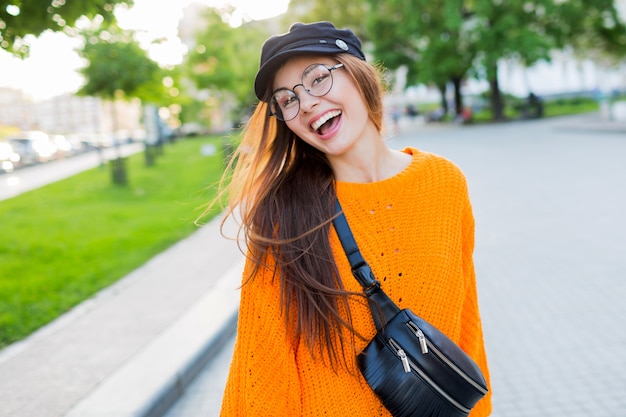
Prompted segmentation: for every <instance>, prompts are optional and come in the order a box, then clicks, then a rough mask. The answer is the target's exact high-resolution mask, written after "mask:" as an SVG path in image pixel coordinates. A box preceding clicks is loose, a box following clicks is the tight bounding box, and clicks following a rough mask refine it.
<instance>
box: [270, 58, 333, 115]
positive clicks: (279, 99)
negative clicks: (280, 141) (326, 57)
mask: <svg viewBox="0 0 626 417" xmlns="http://www.w3.org/2000/svg"><path fill="white" fill-rule="evenodd" d="M341 67H343V64H337V65H333V66H332V67H330V68H329V67H327V66H326V65H323V64H313V65H309V66H308V67H306V69H305V70H304V72H303V73H302V83H300V84H296V85H294V86H293V87H292V89H291V90H290V89H288V88H279V89H278V90H276V91H274V94H272V98H271V100H270V113H271V115H272V116H274V117H276V118H277V119H278V120H282V121H283V122H288V121H290V120H293V119H294V118H295V117H296V116H297V115H298V113H299V112H300V98H299V97H298V95H297V94H296V93H295V92H294V91H293V90H295V89H296V87H300V86H302V88H304V91H306V92H307V93H308V94H310V95H312V96H314V97H321V96H323V95H326V94H328V92H329V91H330V89H331V88H332V87H333V75H332V71H333V70H336V69H337V68H341Z"/></svg>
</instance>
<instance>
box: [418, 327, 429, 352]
mask: <svg viewBox="0 0 626 417" xmlns="http://www.w3.org/2000/svg"><path fill="white" fill-rule="evenodd" d="M415 335H416V336H417V338H418V339H419V340H420V347H421V348H422V354H424V355H425V354H427V353H428V346H427V345H426V336H424V332H422V331H421V330H420V329H419V328H418V329H417V331H416V332H415Z"/></svg>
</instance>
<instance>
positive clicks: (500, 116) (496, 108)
mask: <svg viewBox="0 0 626 417" xmlns="http://www.w3.org/2000/svg"><path fill="white" fill-rule="evenodd" d="M492 71H493V72H492V76H491V78H490V79H489V87H490V88H491V114H492V116H493V120H494V121H497V122H501V121H503V120H504V101H503V100H502V93H501V92H500V84H499V83H498V65H497V64H495V65H494V68H493V69H492Z"/></svg>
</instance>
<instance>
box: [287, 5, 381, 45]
mask: <svg viewBox="0 0 626 417" xmlns="http://www.w3.org/2000/svg"><path fill="white" fill-rule="evenodd" d="M369 7H370V6H369V3H368V1H367V0H335V1H333V2H332V6H331V7H329V3H328V2H327V1H324V0H313V1H311V0H291V1H290V2H289V7H288V9H287V12H286V13H285V14H284V16H283V17H282V19H281V20H282V22H283V24H284V25H285V26H286V29H288V28H289V26H291V24H293V23H295V22H309V23H310V22H317V21H322V20H326V21H330V22H332V23H333V24H334V25H335V26H337V27H339V28H341V27H349V28H350V29H352V31H354V33H355V34H356V35H357V36H359V38H361V39H362V40H363V41H364V42H367V40H368V31H367V26H366V16H367V14H368V12H369Z"/></svg>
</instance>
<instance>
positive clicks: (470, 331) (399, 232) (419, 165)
mask: <svg viewBox="0 0 626 417" xmlns="http://www.w3.org/2000/svg"><path fill="white" fill-rule="evenodd" d="M404 151H405V152H407V153H409V154H411V155H413V161H412V163H411V164H409V166H408V167H407V168H405V169H404V170H403V171H402V172H400V173H399V174H397V175H395V176H394V177H391V178H388V179H386V180H383V181H378V182H374V183H342V182H338V183H337V184H336V187H337V195H338V197H339V200H340V202H341V205H342V207H343V209H344V212H345V214H346V217H347V219H348V222H349V223H350V227H351V229H352V232H353V234H354V237H355V239H356V241H357V243H358V245H359V247H360V249H361V252H362V254H363V257H364V258H365V259H366V260H367V261H368V263H369V264H370V266H371V267H372V270H373V271H374V274H375V275H376V277H377V278H378V279H379V280H380V281H381V283H382V287H383V289H384V290H385V292H386V293H387V294H388V295H389V297H390V298H391V299H393V300H394V301H395V302H396V303H397V304H398V305H399V306H400V307H401V308H405V307H409V308H411V309H412V310H413V311H414V312H415V313H416V314H418V315H420V316H422V317H423V318H424V319H426V320H428V321H430V322H431V323H432V324H433V325H435V326H436V327H438V328H439V329H440V330H441V331H442V332H444V333H445V334H446V335H448V337H450V338H451V339H452V340H454V341H455V342H456V343H458V344H459V345H460V346H461V348H462V349H464V350H465V351H466V352H467V353H468V354H469V355H470V356H471V357H472V358H473V359H474V360H475V361H476V363H477V364H478V365H479V367H480V368H481V369H482V371H483V373H484V375H485V378H486V379H487V382H488V383H489V373H488V369H487V359H486V356H485V349H484V344H483V334H482V327H481V321H480V316H479V309H478V299H477V293H476V283H475V276H474V265H473V261H472V252H473V248H474V219H473V215H472V209H471V205H470V201H469V197H468V191H467V186H466V181H465V177H464V176H463V174H462V173H461V171H460V170H459V169H458V168H457V167H456V166H455V165H454V164H452V163H451V162H449V161H448V160H446V159H444V158H442V157H439V156H436V155H433V154H430V153H426V152H422V151H418V150H417V149H413V148H407V149H405V150H404ZM331 230H332V232H331V236H330V239H331V245H332V247H333V251H334V256H335V260H336V262H337V266H338V268H339V272H340V275H341V279H342V280H343V283H344V286H345V287H346V289H348V290H352V291H361V288H360V285H359V284H358V282H357V281H356V279H355V278H354V277H353V276H352V274H351V272H350V265H349V263H348V260H347V259H346V256H345V253H344V252H343V250H342V248H341V244H340V242H339V239H338V238H337V235H336V234H335V232H334V229H331ZM251 268H252V265H246V267H245V271H244V276H248V275H247V274H248V273H249V272H250V271H251ZM279 299H280V288H279V284H278V280H274V281H273V280H272V272H271V271H270V270H268V269H264V270H262V271H261V273H259V274H257V276H256V277H255V278H254V280H252V281H250V282H248V283H247V284H246V285H244V286H243V287H242V291H241V303H240V307H239V323H238V335H237V341H236V344H235V350H234V355H233V359H232V363H231V368H230V373H229V376H228V380H227V384H226V389H225V391H224V397H223V402H222V411H221V416H222V417H230V416H242V417H243V416H263V417H266V416H276V417H296V416H310V417H320V416H358V417H369V416H384V417H390V414H389V413H388V412H387V410H386V409H384V407H383V406H382V404H381V403H380V401H379V400H378V398H377V397H376V396H375V394H374V393H373V391H372V390H371V389H370V388H369V386H368V385H367V382H366V381H365V380H364V379H363V378H362V377H361V375H360V373H359V371H358V369H357V368H356V360H355V358H354V357H353V356H354V354H355V353H354V351H353V349H352V348H351V347H348V348H347V349H346V350H345V352H346V354H347V356H348V357H347V364H348V367H353V368H352V370H349V369H348V368H346V367H345V366H344V367H340V369H338V370H335V371H333V369H332V368H331V367H330V366H329V365H328V361H327V360H326V361H322V360H320V359H319V358H317V359H313V358H312V357H311V355H310V353H309V350H308V349H307V347H306V345H305V344H304V341H302V340H289V338H288V336H287V332H286V330H285V321H284V318H283V317H281V313H280V303H279ZM350 311H351V313H352V321H353V322H352V323H353V326H354V327H355V329H356V330H357V331H358V332H360V334H362V335H365V336H367V337H368V338H371V337H372V336H373V335H374V334H375V332H376V330H375V327H374V324H373V322H372V318H371V314H370V310H369V308H368V306H367V304H366V303H363V302H362V300H353V301H351V304H350ZM355 344H356V352H358V351H360V350H361V349H363V348H364V347H365V345H366V344H367V341H361V340H360V339H356V340H355ZM355 370H356V371H355ZM490 412H491V392H490V393H489V394H487V396H486V397H485V398H483V399H482V400H480V401H479V402H478V404H477V405H476V407H475V408H474V409H473V410H472V413H471V414H470V416H471V417H482V416H487V415H489V413H490Z"/></svg>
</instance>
